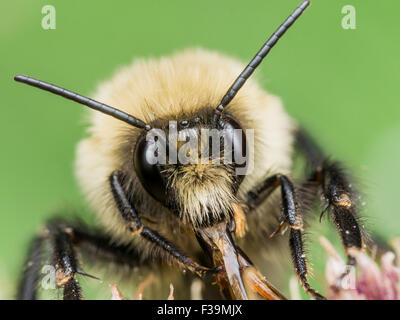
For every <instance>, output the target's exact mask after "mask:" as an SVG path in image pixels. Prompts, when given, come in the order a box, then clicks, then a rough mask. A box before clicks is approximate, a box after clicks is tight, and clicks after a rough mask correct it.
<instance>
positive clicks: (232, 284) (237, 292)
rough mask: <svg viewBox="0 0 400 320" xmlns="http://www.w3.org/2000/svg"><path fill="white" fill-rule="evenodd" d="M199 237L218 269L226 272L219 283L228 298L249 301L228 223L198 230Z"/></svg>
mask: <svg viewBox="0 0 400 320" xmlns="http://www.w3.org/2000/svg"><path fill="white" fill-rule="evenodd" d="M197 235H198V236H199V237H200V238H201V239H202V240H203V241H204V244H205V245H206V247H207V249H208V251H209V252H210V254H211V256H212V259H213V263H214V265H215V266H216V267H218V266H223V268H224V269H225V273H224V272H219V273H218V275H217V282H218V283H219V285H220V287H221V289H222V291H223V292H224V294H225V295H228V297H230V298H233V299H238V300H247V299H248V297H247V293H246V290H245V286H244V284H243V279H242V276H241V268H242V267H243V266H242V265H241V264H240V263H239V260H238V259H239V258H238V252H237V250H236V247H235V244H234V243H233V240H232V237H231V235H230V232H229V230H228V227H227V225H226V223H223V222H222V223H219V224H217V225H215V226H212V227H207V228H203V229H200V230H197Z"/></svg>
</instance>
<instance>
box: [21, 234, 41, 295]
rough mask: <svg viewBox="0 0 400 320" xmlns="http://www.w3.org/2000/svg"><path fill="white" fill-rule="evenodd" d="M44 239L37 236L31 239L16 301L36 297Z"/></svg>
mask: <svg viewBox="0 0 400 320" xmlns="http://www.w3.org/2000/svg"><path fill="white" fill-rule="evenodd" d="M43 244H44V238H43V237H42V236H37V237H36V238H35V239H33V241H32V243H31V245H30V247H29V250H28V256H27V260H26V261H25V266H26V267H25V269H24V272H23V275H22V278H21V280H20V282H19V286H18V291H17V296H16V298H17V299H18V300H35V299H36V297H37V284H38V282H39V272H40V268H41V264H42V257H43Z"/></svg>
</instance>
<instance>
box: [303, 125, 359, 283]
mask: <svg viewBox="0 0 400 320" xmlns="http://www.w3.org/2000/svg"><path fill="white" fill-rule="evenodd" d="M296 141H297V145H298V147H299V148H300V150H301V151H302V152H303V154H304V155H305V157H306V159H307V162H308V164H309V166H310V167H311V172H312V173H311V176H310V178H309V180H308V182H306V183H305V184H307V183H313V184H317V186H320V187H321V188H322V193H323V199H324V200H325V208H324V210H323V212H322V214H321V218H322V215H323V214H324V213H325V212H326V210H327V209H329V208H331V209H332V217H333V221H334V223H335V226H336V228H337V230H338V232H339V234H340V237H341V240H342V244H343V247H344V249H345V252H346V254H347V260H348V261H347V268H346V271H345V272H344V273H343V275H342V276H341V277H340V278H339V280H338V282H341V280H342V279H343V278H344V277H345V276H346V275H347V274H348V273H349V271H350V270H351V268H352V266H354V265H355V264H356V260H355V258H354V257H353V256H352V255H351V249H356V250H360V249H361V248H362V241H363V239H362V233H361V229H360V227H359V224H358V221H357V211H358V210H357V207H356V200H355V195H356V193H355V192H354V190H353V189H352V186H351V183H350V181H349V179H348V177H347V175H346V173H345V172H344V170H343V169H342V168H341V167H340V165H339V164H338V163H337V162H329V161H326V160H325V159H324V155H323V152H322V151H321V150H320V149H319V147H318V146H317V144H316V143H315V142H314V141H313V140H312V139H311V138H310V137H309V136H308V135H307V133H305V132H304V131H303V130H299V131H298V132H297V134H296Z"/></svg>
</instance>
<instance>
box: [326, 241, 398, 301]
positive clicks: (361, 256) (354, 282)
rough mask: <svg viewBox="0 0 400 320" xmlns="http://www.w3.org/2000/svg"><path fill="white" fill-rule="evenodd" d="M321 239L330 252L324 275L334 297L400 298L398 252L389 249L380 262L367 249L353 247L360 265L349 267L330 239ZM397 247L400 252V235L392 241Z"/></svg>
mask: <svg viewBox="0 0 400 320" xmlns="http://www.w3.org/2000/svg"><path fill="white" fill-rule="evenodd" d="M320 242H321V244H322V246H323V247H324V248H325V249H326V251H327V252H328V254H329V258H328V262H327V264H326V269H325V275H326V280H327V283H328V288H327V292H326V296H327V298H328V299H333V300H399V299H400V267H399V264H398V261H396V255H395V254H394V253H393V252H391V251H388V252H386V253H384V254H383V255H382V256H381V257H380V265H378V263H376V262H375V261H374V260H373V259H372V258H371V257H370V256H368V255H367V254H366V253H365V252H363V251H359V250H350V251H349V252H350V254H352V255H353V256H354V257H355V258H356V261H357V267H356V268H354V267H351V268H350V269H348V274H347V275H346V276H344V277H343V274H344V272H345V271H346V263H345V261H344V260H343V259H342V258H341V257H340V256H339V254H338V253H337V252H336V250H335V249H334V248H333V246H332V245H331V243H330V242H329V241H328V240H327V239H326V238H324V237H321V239H320ZM392 243H393V246H394V248H395V251H396V252H397V254H398V255H399V253H400V239H395V240H393V241H392Z"/></svg>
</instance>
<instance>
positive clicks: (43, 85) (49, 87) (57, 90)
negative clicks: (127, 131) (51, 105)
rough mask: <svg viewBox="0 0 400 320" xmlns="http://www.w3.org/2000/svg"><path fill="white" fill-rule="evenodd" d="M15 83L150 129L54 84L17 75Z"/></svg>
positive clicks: (107, 107)
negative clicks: (23, 84) (20, 83)
mask: <svg viewBox="0 0 400 320" xmlns="http://www.w3.org/2000/svg"><path fill="white" fill-rule="evenodd" d="M14 80H15V81H18V82H22V83H25V84H28V85H30V86H32V87H36V88H39V89H42V90H46V91H49V92H51V93H54V94H56V95H58V96H61V97H64V98H67V99H70V100H72V101H75V102H78V103H80V104H83V105H85V106H88V107H89V108H92V109H94V110H97V111H100V112H103V113H105V114H108V115H110V116H112V117H114V118H116V119H119V120H121V121H124V122H126V123H128V124H130V125H132V126H134V127H137V128H140V129H146V130H150V129H151V127H150V126H149V125H148V124H146V123H144V122H143V121H142V120H140V119H138V118H135V117H133V116H131V115H129V114H127V113H125V112H123V111H121V110H118V109H116V108H113V107H110V106H108V105H106V104H104V103H101V102H98V101H95V100H93V99H90V98H87V97H84V96H82V95H80V94H78V93H75V92H72V91H69V90H67V89H63V88H61V87H58V86H56V85H54V84H50V83H47V82H43V81H40V80H37V79H34V78H31V77H28V76H23V75H17V76H15V77H14Z"/></svg>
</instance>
